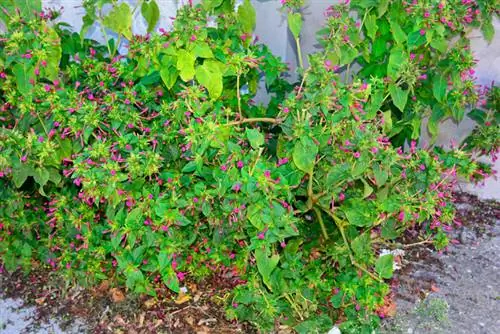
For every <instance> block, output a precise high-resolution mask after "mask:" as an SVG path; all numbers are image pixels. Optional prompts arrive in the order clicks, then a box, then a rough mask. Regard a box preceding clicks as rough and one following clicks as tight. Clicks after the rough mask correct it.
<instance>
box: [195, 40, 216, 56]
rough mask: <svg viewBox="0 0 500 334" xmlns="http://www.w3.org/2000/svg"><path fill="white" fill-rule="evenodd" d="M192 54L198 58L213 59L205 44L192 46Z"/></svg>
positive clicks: (200, 43) (208, 47) (210, 50)
mask: <svg viewBox="0 0 500 334" xmlns="http://www.w3.org/2000/svg"><path fill="white" fill-rule="evenodd" d="M193 53H194V55H195V56H196V57H198V58H214V54H213V52H212V49H211V48H210V46H209V45H208V44H207V43H205V42H197V43H196V44H195V45H194V48H193Z"/></svg>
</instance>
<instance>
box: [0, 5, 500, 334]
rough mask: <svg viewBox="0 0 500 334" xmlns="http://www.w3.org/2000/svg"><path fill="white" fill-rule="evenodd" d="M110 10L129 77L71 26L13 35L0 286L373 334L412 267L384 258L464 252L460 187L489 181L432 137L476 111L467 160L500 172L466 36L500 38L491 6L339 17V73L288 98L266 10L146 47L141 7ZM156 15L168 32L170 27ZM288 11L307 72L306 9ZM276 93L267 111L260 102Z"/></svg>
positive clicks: (330, 31) (492, 107) (3, 147)
mask: <svg viewBox="0 0 500 334" xmlns="http://www.w3.org/2000/svg"><path fill="white" fill-rule="evenodd" d="M106 2H107V1H104V2H96V3H94V2H92V1H87V2H86V3H85V8H86V9H87V15H86V18H85V19H84V20H85V22H84V23H85V25H84V29H83V32H85V29H87V28H88V27H89V26H90V25H91V24H93V22H94V21H99V22H100V23H101V24H102V25H103V26H104V28H103V29H104V30H103V32H106V29H108V28H109V29H111V30H113V31H115V32H116V33H118V35H119V36H121V38H124V39H127V40H129V46H128V47H129V51H128V53H127V55H119V54H116V52H117V51H116V50H117V47H116V46H115V45H114V44H113V43H111V42H109V43H107V44H108V45H104V46H102V45H98V44H97V43H96V42H94V41H90V40H87V39H85V38H83V35H81V36H80V35H79V34H77V33H72V32H70V31H68V30H67V29H66V26H65V25H64V24H62V23H55V22H54V21H53V19H54V18H55V17H56V16H57V13H55V12H42V11H41V10H40V8H35V14H36V16H35V15H31V12H30V11H29V10H26V9H22V11H21V12H18V13H17V14H13V15H10V16H9V17H8V19H6V20H7V26H8V30H7V32H6V33H5V34H3V35H2V37H1V39H0V80H1V81H2V86H1V88H0V89H1V95H0V103H1V105H2V107H1V110H0V120H1V121H2V127H1V128H0V198H1V199H2V201H1V202H0V240H1V243H0V256H1V260H2V263H3V267H4V268H5V269H6V270H9V271H12V270H15V269H17V268H22V269H23V270H25V271H29V270H30V269H31V268H32V267H33V266H34V265H36V266H37V265H40V264H41V263H43V264H46V265H48V266H49V267H51V269H52V270H55V271H58V272H60V274H61V275H63V276H64V277H66V278H67V280H68V281H70V282H75V283H77V284H81V285H85V286H89V285H94V284H98V283H99V282H100V281H102V280H104V279H112V280H113V282H114V284H117V285H125V286H126V288H127V289H128V290H129V291H131V292H135V293H146V294H150V295H152V296H156V295H157V292H158V291H159V289H160V288H161V287H162V286H167V287H168V288H169V289H171V290H172V291H173V292H179V287H180V286H181V285H183V284H184V283H183V281H185V280H202V279H204V278H207V277H210V276H213V275H218V276H219V277H224V278H225V279H226V280H227V281H229V282H230V283H231V284H232V286H234V290H233V294H232V295H231V296H230V297H228V298H227V299H226V304H227V316H228V317H229V318H230V319H239V320H243V321H249V322H251V323H253V324H254V325H255V326H257V327H258V328H260V329H261V330H263V331H265V332H269V331H271V330H272V329H273V328H274V326H275V325H276V324H277V323H280V324H285V325H288V326H290V327H293V328H294V329H295V330H296V331H297V332H311V331H324V330H326V329H328V328H331V326H332V325H333V324H334V323H335V322H341V323H342V325H341V327H342V329H343V330H344V331H346V332H353V333H359V332H368V331H370V330H371V328H373V327H375V326H376V325H377V323H378V321H379V318H380V317H383V316H384V313H383V307H382V306H383V305H384V303H387V302H388V298H389V297H388V292H389V287H388V285H387V283H386V281H385V280H387V279H390V278H391V277H392V274H393V263H394V259H393V256H392V255H391V254H386V255H380V249H381V247H391V245H394V240H395V239H397V238H398V237H400V236H402V235H404V234H406V233H411V232H414V233H417V232H418V233H421V234H423V235H424V236H425V237H428V238H429V239H432V240H433V242H434V245H435V246H436V248H438V249H441V248H444V247H446V245H447V238H446V231H448V230H449V229H452V228H453V225H454V220H453V214H454V211H453V206H452V191H453V189H454V185H455V183H456V181H457V178H458V177H459V176H463V177H468V178H471V179H481V178H483V177H484V176H486V174H487V173H488V171H489V170H488V166H485V165H482V164H480V163H477V162H475V161H473V160H472V158H471V152H470V151H467V152H466V151H464V150H460V149H454V150H451V151H446V152H445V151H443V150H441V149H438V148H436V149H434V148H426V149H424V148H419V147H418V146H417V140H418V139H419V137H420V123H421V121H422V119H423V118H424V117H429V119H430V121H429V124H430V125H429V129H430V130H431V133H432V134H433V135H436V134H437V125H438V124H439V120H441V119H442V118H443V117H445V116H454V117H455V118H456V119H457V120H459V119H461V118H462V117H463V114H464V113H465V110H466V108H468V107H470V106H471V105H475V104H476V103H477V102H478V101H479V105H480V108H481V109H477V110H475V111H474V112H472V114H471V117H473V119H475V120H479V123H480V126H481V127H480V128H479V129H478V130H476V131H475V132H474V133H473V134H472V135H471V137H470V139H468V141H467V143H468V145H467V146H466V147H467V149H470V150H471V151H473V150H474V148H478V149H479V150H480V151H481V152H486V151H488V152H496V151H497V150H498V131H496V132H495V129H496V130H497V129H498V123H497V121H496V119H497V118H498V117H497V116H498V114H497V113H496V112H497V111H498V89H497V88H491V90H490V94H489V100H488V101H489V102H486V103H483V102H482V101H485V97H484V94H483V93H484V92H483V91H478V90H477V89H476V88H477V87H476V86H475V84H474V80H473V77H472V76H473V72H472V71H473V70H472V67H473V64H474V62H473V59H472V56H471V53H470V50H469V49H468V48H467V46H468V39H467V37H466V34H465V32H466V29H468V28H467V26H468V25H469V24H470V25H482V27H483V30H484V31H485V32H486V35H487V36H488V35H489V34H490V32H489V30H491V28H489V25H490V24H491V10H492V9H494V8H493V7H492V5H491V6H490V5H488V4H487V3H486V2H484V3H483V2H473V1H460V4H458V1H457V4H456V6H461V7H457V8H460V10H456V11H454V12H451V11H449V8H451V7H449V6H451V4H450V5H448V4H447V5H446V6H444V5H441V3H440V2H436V3H434V2H432V4H431V3H430V2H429V3H427V2H425V5H424V2H422V3H416V2H415V3H413V4H408V3H406V2H401V1H392V2H391V5H390V6H389V1H381V2H377V1H353V2H352V3H351V4H350V6H349V5H348V4H342V5H338V6H334V7H332V8H330V9H329V10H328V12H327V14H328V15H327V19H326V25H325V28H324V29H322V30H321V31H320V32H319V36H320V41H321V42H322V43H323V44H324V47H325V50H324V52H319V53H317V54H314V55H311V56H309V64H310V65H309V67H308V68H303V67H302V68H300V69H299V74H300V80H299V82H297V83H292V84H291V83H289V82H288V81H286V80H285V79H284V77H285V75H286V72H287V67H286V65H284V64H283V63H282V62H281V60H280V59H279V58H277V57H275V56H273V55H272V54H271V53H270V51H269V50H268V48H267V47H266V46H265V45H261V44H258V43H257V41H256V40H255V39H254V37H253V36H252V31H253V28H254V25H255V11H254V9H253V8H252V6H251V4H250V2H249V1H248V0H246V1H244V2H243V4H241V5H240V6H239V7H238V8H237V10H236V11H235V10H234V2H233V1H229V0H219V1H214V0H211V1H203V2H202V4H201V5H197V6H185V7H183V8H181V9H180V10H179V12H178V13H177V17H176V19H175V22H174V27H173V28H172V29H171V30H170V31H165V30H160V33H158V34H150V35H146V36H133V35H132V31H131V24H129V23H130V20H131V18H130V16H131V15H132V14H131V13H132V10H131V9H130V8H129V7H128V5H126V4H124V3H119V4H113V5H114V6H113V7H112V8H111V13H112V15H110V16H109V15H108V16H103V15H102V13H101V9H102V6H103V4H104V3H106ZM141 3H142V4H147V6H148V7H147V9H144V10H143V11H142V13H143V15H144V17H145V18H146V20H147V21H148V24H149V25H150V28H149V29H150V30H151V29H152V28H151V27H154V25H155V23H156V21H157V18H156V17H157V16H158V15H157V6H156V7H155V5H154V4H153V3H154V2H153V1H147V2H141ZM283 4H284V9H285V11H288V15H289V19H288V22H289V26H290V30H291V32H292V34H293V36H294V37H295V39H296V42H297V46H298V49H299V50H300V28H301V25H302V16H301V15H302V14H301V12H300V10H299V9H300V6H302V5H303V3H302V1H293V2H292V1H283ZM488 6H490V7H488ZM141 9H142V6H141ZM349 9H354V10H358V13H359V14H360V15H359V17H363V20H362V21H361V23H359V22H358V21H356V20H354V19H353V18H352V17H351V16H349V15H348V11H349ZM462 9H463V10H462ZM415 12H417V13H420V12H422V13H421V14H422V15H421V16H422V19H421V20H417V21H416V22H415V21H411V20H408V19H407V18H408V15H414V14H415ZM21 13H23V15H21ZM111 17H113V18H114V19H113V20H111ZM155 18H156V19H155ZM441 18H444V20H445V21H444V22H442V19H441ZM110 20H111V21H110ZM431 20H432V21H431ZM469 21H470V22H469ZM412 22H413V23H412ZM432 22H441V23H440V24H439V25H432V24H431V23H432ZM125 23H126V24H125ZM439 27H441V28H439ZM431 28H432V29H434V30H432V29H431ZM422 30H424V32H423V33H421V31H422ZM363 36H366V37H363ZM429 36H431V37H429ZM432 36H434V37H432ZM457 36H459V39H458V42H456V43H457V44H454V45H449V44H448V41H450V40H451V39H453V40H455V39H456V38H455V37H457ZM434 38H435V39H434ZM299 58H300V59H302V55H301V54H300V55H299ZM301 62H302V61H301ZM354 62H356V63H358V64H359V65H361V70H360V71H359V72H357V73H352V71H350V67H351V64H353V63H354ZM262 78H263V79H262ZM261 79H262V81H263V83H264V84H265V90H266V92H267V93H268V95H269V97H270V102H269V104H268V105H265V106H264V105H258V104H257V103H256V102H255V101H254V98H255V97H256V94H257V91H258V87H259V83H260V82H261ZM433 122H434V123H433ZM483 129H486V130H483ZM484 139H486V140H484ZM405 140H406V143H407V147H406V148H405V147H404V146H402V144H403V143H404V142H405Z"/></svg>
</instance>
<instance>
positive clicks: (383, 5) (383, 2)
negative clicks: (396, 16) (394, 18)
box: [377, 0, 389, 17]
mask: <svg viewBox="0 0 500 334" xmlns="http://www.w3.org/2000/svg"><path fill="white" fill-rule="evenodd" d="M387 8H389V0H380V1H379V4H378V7H377V13H378V17H382V15H384V14H385V12H387Z"/></svg>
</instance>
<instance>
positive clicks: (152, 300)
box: [144, 298, 156, 308]
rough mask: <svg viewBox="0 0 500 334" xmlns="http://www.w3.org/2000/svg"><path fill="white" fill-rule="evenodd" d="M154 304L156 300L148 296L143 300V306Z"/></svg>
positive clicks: (147, 306)
mask: <svg viewBox="0 0 500 334" xmlns="http://www.w3.org/2000/svg"><path fill="white" fill-rule="evenodd" d="M155 305H156V300H155V299H154V298H150V299H148V300H146V301H145V302H144V306H146V308H152V307H153V306H155Z"/></svg>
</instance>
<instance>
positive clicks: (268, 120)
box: [225, 117, 281, 126]
mask: <svg viewBox="0 0 500 334" xmlns="http://www.w3.org/2000/svg"><path fill="white" fill-rule="evenodd" d="M258 122H262V123H273V124H279V123H281V120H280V119H277V118H269V117H257V118H245V119H242V120H240V121H234V122H229V123H226V124H225V125H230V126H231V125H241V124H245V123H258Z"/></svg>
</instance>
